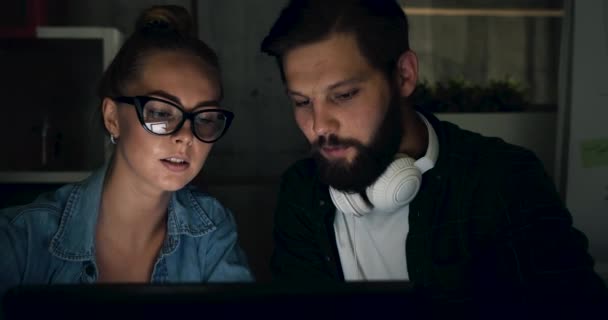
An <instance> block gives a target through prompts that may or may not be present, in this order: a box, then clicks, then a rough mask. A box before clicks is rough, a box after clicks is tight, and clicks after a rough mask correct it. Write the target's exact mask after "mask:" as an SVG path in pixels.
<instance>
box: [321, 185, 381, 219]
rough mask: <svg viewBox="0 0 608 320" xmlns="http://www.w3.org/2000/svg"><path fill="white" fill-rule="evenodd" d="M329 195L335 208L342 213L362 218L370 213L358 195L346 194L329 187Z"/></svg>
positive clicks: (369, 209)
mask: <svg viewBox="0 0 608 320" xmlns="http://www.w3.org/2000/svg"><path fill="white" fill-rule="evenodd" d="M329 195H330V196H331V200H332V201H333V203H334V205H335V206H336V208H337V209H338V210H340V211H342V212H344V213H349V214H354V215H355V216H362V215H364V214H366V213H368V212H370V211H371V208H370V207H369V206H368V205H367V203H366V202H365V201H364V200H363V198H362V197H361V196H360V195H359V194H358V193H346V192H342V191H340V190H337V189H334V188H332V187H329Z"/></svg>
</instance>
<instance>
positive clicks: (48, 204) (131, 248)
mask: <svg viewBox="0 0 608 320" xmlns="http://www.w3.org/2000/svg"><path fill="white" fill-rule="evenodd" d="M192 26H193V24H192V23H191V18H190V16H189V14H188V13H187V11H186V10H185V9H183V8H181V7H176V6H158V7H153V8H150V9H148V10H146V11H144V12H143V13H142V14H141V16H140V17H139V19H138V21H137V23H136V31H135V32H134V34H133V35H131V36H130V37H129V38H128V39H127V40H126V42H125V43H124V45H123V47H122V48H121V50H120V52H119V53H118V54H117V56H116V57H115V59H114V60H113V62H112V64H111V65H110V66H109V68H108V70H106V72H105V74H104V77H103V79H102V81H101V86H100V97H101V99H102V104H101V108H100V111H101V118H102V120H103V124H104V127H105V129H106V131H107V132H108V134H109V137H110V140H111V142H112V144H114V147H115V148H114V153H113V156H112V158H111V160H110V161H109V163H108V164H107V165H106V166H104V167H103V168H101V169H99V170H98V171H96V172H94V173H93V174H92V175H91V177H89V178H88V179H86V180H85V181H83V182H81V183H77V184H73V185H67V186H64V187H62V188H60V189H59V190H58V191H57V192H56V193H54V194H53V195H46V196H42V197H39V199H37V200H36V201H35V202H33V203H31V204H29V205H26V206H23V207H18V208H9V209H6V210H4V211H3V212H1V213H0V252H1V253H2V259H0V295H1V294H3V293H4V292H5V291H6V290H7V289H8V288H10V287H12V286H16V285H19V284H36V283H37V284H53V283H98V282H131V283H132V282H152V283H163V282H226V281H251V280H252V274H251V272H250V270H249V268H248V266H247V263H246V258H245V256H244V254H243V252H242V250H241V249H240V247H239V246H238V243H237V234H236V226H235V221H234V219H233V217H232V215H231V213H230V212H229V211H228V210H227V209H225V208H224V207H222V205H220V204H219V203H218V202H217V201H216V200H215V199H213V198H211V197H209V196H207V195H204V194H202V193H200V192H198V191H196V190H195V189H193V188H191V187H188V186H187V184H188V183H189V182H190V181H191V180H192V179H193V178H194V177H195V176H196V175H197V174H198V173H199V172H200V170H201V168H202V167H203V164H204V163H205V159H206V158H207V156H208V154H209V152H210V151H211V148H212V146H213V143H214V142H215V141H217V140H218V139H219V138H220V137H221V136H222V135H223V134H224V133H225V132H226V130H228V127H229V126H230V123H231V120H232V118H233V114H232V113H231V112H229V111H227V110H225V109H222V108H221V107H220V105H219V100H220V99H221V97H222V88H221V84H220V75H219V67H218V62H217V57H216V55H215V53H214V52H213V51H212V50H211V49H210V48H209V47H207V46H206V45H205V44H204V43H203V42H202V41H200V40H198V39H196V37H195V36H194V35H193V33H192V30H191V28H192Z"/></svg>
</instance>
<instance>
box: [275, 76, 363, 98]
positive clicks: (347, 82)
mask: <svg viewBox="0 0 608 320" xmlns="http://www.w3.org/2000/svg"><path fill="white" fill-rule="evenodd" d="M366 79H367V77H365V76H356V77H353V78H349V79H346V80H341V81H338V82H336V83H333V84H331V85H329V86H327V91H330V90H333V89H336V88H338V87H341V86H345V85H352V84H356V83H360V82H363V81H365V80H366ZM286 91H287V94H288V95H296V96H301V97H303V98H306V97H307V96H306V95H305V94H303V93H300V92H298V91H296V90H292V89H289V88H287V90H286Z"/></svg>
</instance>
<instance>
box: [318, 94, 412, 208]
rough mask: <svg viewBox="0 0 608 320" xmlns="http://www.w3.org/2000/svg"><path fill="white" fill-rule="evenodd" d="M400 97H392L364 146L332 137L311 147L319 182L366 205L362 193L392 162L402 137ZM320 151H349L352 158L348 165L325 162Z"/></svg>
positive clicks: (322, 137) (339, 162)
mask: <svg viewBox="0 0 608 320" xmlns="http://www.w3.org/2000/svg"><path fill="white" fill-rule="evenodd" d="M401 117H402V113H401V105H400V97H398V96H396V95H394V96H393V98H392V99H391V101H390V104H389V107H388V110H387V112H386V114H385V116H384V119H383V120H382V123H381V124H380V126H379V127H378V129H377V130H376V132H375V133H374V134H373V136H372V140H371V143H370V144H369V145H368V146H366V145H364V144H363V143H361V142H360V141H358V140H355V139H342V138H339V137H337V136H336V135H329V136H328V137H327V138H325V137H324V136H321V137H319V139H318V141H317V142H316V143H314V144H313V146H312V155H313V158H314V159H315V161H316V163H317V166H318V168H319V173H320V179H321V181H322V182H323V183H325V184H328V185H330V186H332V187H333V188H334V189H337V190H340V191H343V192H348V193H359V194H361V195H362V196H363V197H364V199H365V200H366V201H367V202H369V201H368V199H367V196H366V194H365V190H366V188H367V187H368V186H370V185H372V184H373V183H374V182H375V181H376V180H377V179H378V177H380V175H382V173H383V172H384V171H385V170H386V168H387V167H388V165H389V164H391V162H393V160H394V157H395V154H396V153H397V151H398V150H399V145H400V143H401V138H402V135H403V127H402V122H401V121H402V120H401ZM323 147H353V148H354V149H355V151H356V155H355V157H354V159H353V160H352V162H351V163H349V162H348V161H347V160H346V159H340V160H328V159H327V158H325V157H324V156H323V155H322V154H321V151H320V150H321V148H323Z"/></svg>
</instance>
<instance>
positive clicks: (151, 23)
mask: <svg viewBox="0 0 608 320" xmlns="http://www.w3.org/2000/svg"><path fill="white" fill-rule="evenodd" d="M135 29H136V30H138V31H141V32H144V33H152V34H155V33H166V32H173V33H177V34H178V35H181V36H184V37H191V36H195V32H194V21H193V19H192V16H190V13H188V10H186V9H185V8H184V7H181V6H176V5H161V6H153V7H150V8H148V9H146V10H144V11H143V12H142V13H141V15H140V16H139V18H137V22H136V23H135Z"/></svg>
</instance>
